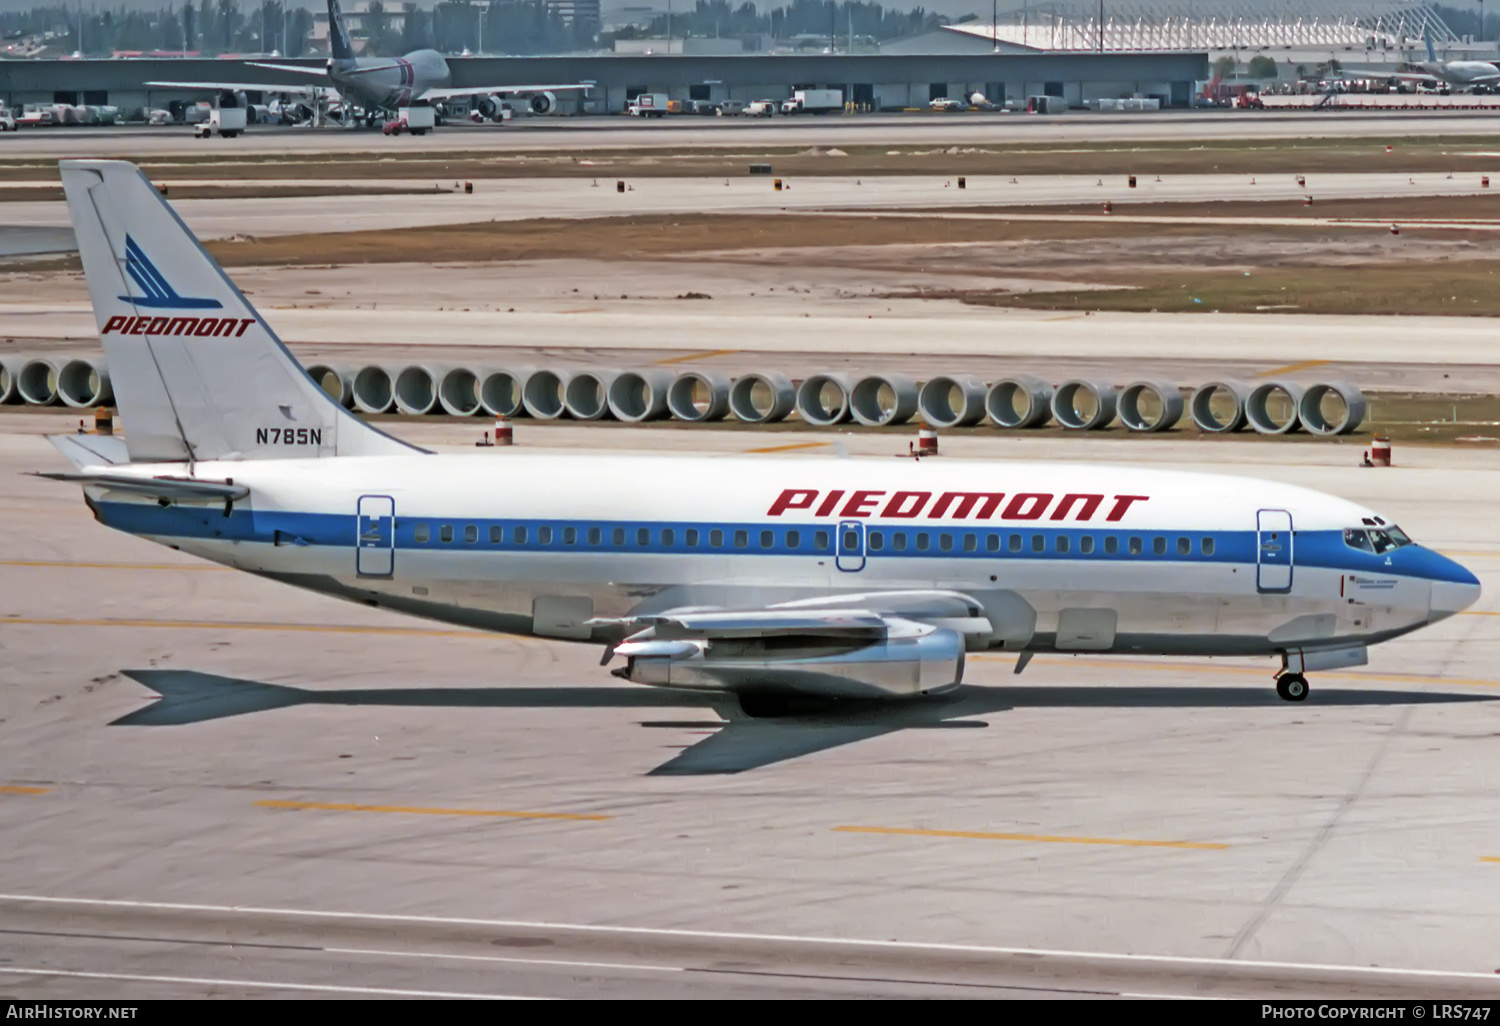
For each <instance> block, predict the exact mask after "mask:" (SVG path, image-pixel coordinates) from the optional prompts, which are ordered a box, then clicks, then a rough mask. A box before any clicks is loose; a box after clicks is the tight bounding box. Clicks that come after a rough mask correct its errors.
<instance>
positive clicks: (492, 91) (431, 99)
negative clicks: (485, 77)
mask: <svg viewBox="0 0 1500 1026" xmlns="http://www.w3.org/2000/svg"><path fill="white" fill-rule="evenodd" d="M592 88H594V84H593V83H592V82H569V83H566V84H564V85H502V86H465V87H464V88H462V89H453V88H446V89H424V90H422V95H421V96H419V97H417V99H419V100H422V101H423V102H424V103H438V102H441V101H442V100H453V99H457V98H458V97H461V96H508V95H510V94H512V93H560V92H564V91H566V90H569V89H582V90H583V91H584V92H588V91H589V90H590V89H592Z"/></svg>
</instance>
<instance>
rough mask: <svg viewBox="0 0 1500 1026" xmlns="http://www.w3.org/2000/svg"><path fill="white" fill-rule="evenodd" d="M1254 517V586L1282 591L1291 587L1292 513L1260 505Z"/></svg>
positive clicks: (1266, 590) (1276, 591)
mask: <svg viewBox="0 0 1500 1026" xmlns="http://www.w3.org/2000/svg"><path fill="white" fill-rule="evenodd" d="M1255 520H1256V523H1255V590H1256V591H1259V592H1262V593H1268V594H1283V595H1284V594H1286V593H1287V592H1289V591H1291V590H1292V515H1291V514H1290V513H1288V512H1287V511H1286V510H1284V509H1263V510H1260V511H1259V512H1258V513H1256V514H1255Z"/></svg>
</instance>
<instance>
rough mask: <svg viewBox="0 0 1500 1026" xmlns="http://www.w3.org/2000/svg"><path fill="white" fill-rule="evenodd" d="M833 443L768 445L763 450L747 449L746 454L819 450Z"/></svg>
mask: <svg viewBox="0 0 1500 1026" xmlns="http://www.w3.org/2000/svg"><path fill="white" fill-rule="evenodd" d="M832 444H833V443H832V442H793V443H792V444H791V445H768V446H765V447H764V448H761V449H746V450H745V451H746V452H754V453H763V452H791V451H792V450H793V449H817V448H819V447H821V446H824V445H832Z"/></svg>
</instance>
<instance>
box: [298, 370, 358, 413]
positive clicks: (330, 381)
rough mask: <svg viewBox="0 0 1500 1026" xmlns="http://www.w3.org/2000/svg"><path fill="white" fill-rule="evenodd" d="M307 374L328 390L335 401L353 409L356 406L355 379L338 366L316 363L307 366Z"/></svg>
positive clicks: (324, 389)
mask: <svg viewBox="0 0 1500 1026" xmlns="http://www.w3.org/2000/svg"><path fill="white" fill-rule="evenodd" d="M306 370H307V376H308V377H310V378H312V379H313V381H314V382H316V383H317V386H318V387H319V388H321V389H322V390H323V391H325V392H327V393H328V395H329V397H330V398H331V399H333V401H334V402H336V403H338V404H339V405H340V406H342V407H344V409H346V410H347V409H352V408H353V406H354V379H353V378H352V377H350V376H349V375H348V374H346V373H344V372H343V371H341V370H339V369H338V368H337V367H330V366H329V365H328V364H324V363H315V364H313V365H312V366H311V367H308V368H306Z"/></svg>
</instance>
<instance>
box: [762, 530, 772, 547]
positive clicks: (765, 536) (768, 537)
mask: <svg viewBox="0 0 1500 1026" xmlns="http://www.w3.org/2000/svg"><path fill="white" fill-rule="evenodd" d="M775 546H776V535H775V533H774V532H772V531H762V532H760V547H761V548H763V549H770V548H775Z"/></svg>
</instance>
